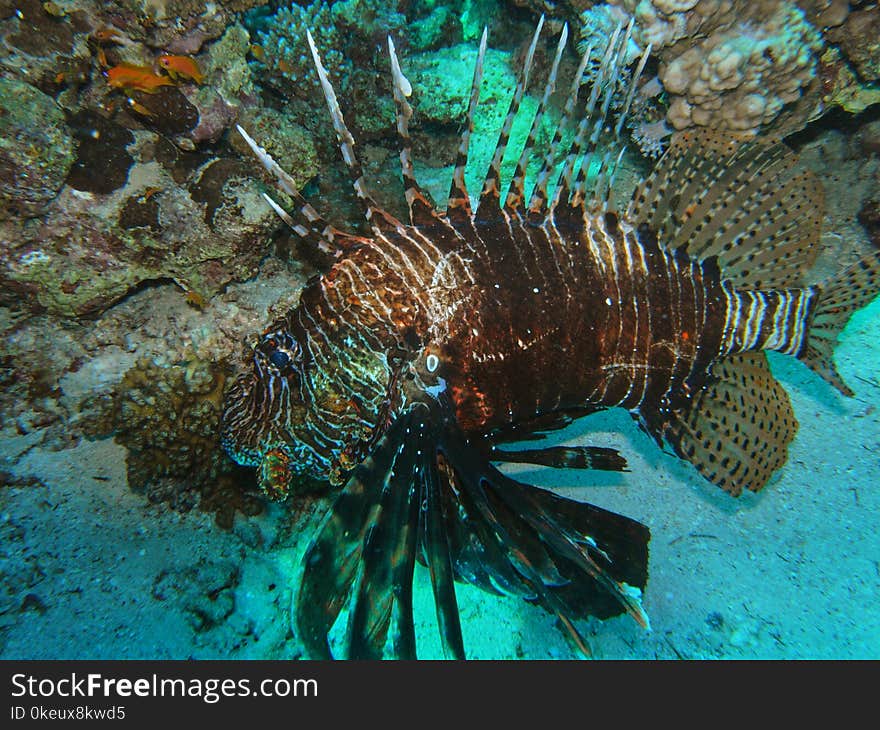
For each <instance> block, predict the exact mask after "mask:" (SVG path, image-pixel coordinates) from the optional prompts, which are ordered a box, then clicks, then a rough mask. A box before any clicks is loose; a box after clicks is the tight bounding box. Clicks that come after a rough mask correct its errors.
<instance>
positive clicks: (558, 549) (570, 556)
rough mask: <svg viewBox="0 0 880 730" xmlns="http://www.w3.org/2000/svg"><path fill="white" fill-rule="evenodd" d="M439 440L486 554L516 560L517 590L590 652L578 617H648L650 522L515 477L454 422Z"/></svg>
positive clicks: (499, 561) (509, 562)
mask: <svg viewBox="0 0 880 730" xmlns="http://www.w3.org/2000/svg"><path fill="white" fill-rule="evenodd" d="M441 446H442V448H443V449H444V454H445V455H446V457H447V459H448V463H449V467H450V470H451V472H452V474H453V476H454V480H455V484H456V485H457V488H458V489H459V490H460V496H459V503H460V504H461V505H462V507H463V509H464V511H465V513H466V514H468V515H469V516H470V517H469V522H470V523H471V524H476V523H479V524H480V525H481V527H482V529H481V530H480V531H479V532H478V535H479V538H480V540H481V541H482V543H483V545H484V547H485V554H486V555H487V556H494V557H493V561H494V564H495V565H496V566H512V567H513V568H514V569H515V571H516V574H518V576H519V579H518V583H519V584H520V585H521V586H522V588H521V589H520V590H526V591H530V592H532V593H533V596H532V597H531V599H530V600H533V601H535V602H537V603H538V604H540V605H541V606H542V607H544V608H545V609H546V610H548V611H550V612H552V613H555V614H556V615H557V616H558V617H559V619H560V622H561V625H562V626H563V628H564V629H565V630H566V631H567V632H569V633H570V636H571V639H572V640H573V641H574V643H575V644H576V645H577V646H581V647H584V650H586V651H587V652H588V647H587V645H586V642H585V641H584V640H583V638H582V637H580V635H579V634H578V633H577V630H576V629H575V627H574V624H573V620H574V619H578V618H584V617H586V616H599V617H600V618H607V617H609V616H613V615H617V614H619V613H623V612H628V613H630V614H631V615H633V616H634V617H635V618H636V620H637V621H639V623H641V624H642V625H647V617H646V616H645V614H644V612H643V611H642V609H641V606H640V596H641V591H642V589H643V588H644V586H645V583H646V581H647V557H648V550H647V544H648V540H649V532H648V530H647V528H645V527H644V526H643V525H641V524H639V523H638V522H636V521H634V520H630V519H628V518H626V517H622V516H620V515H616V514H613V513H611V512H606V511H604V510H601V509H599V508H597V507H593V506H592V505H589V504H584V503H579V502H574V501H571V500H567V499H564V498H562V497H559V496H556V495H553V494H551V493H549V492H546V491H544V490H541V489H539V488H537V487H533V486H531V485H528V484H523V483H521V482H518V481H516V480H514V479H511V478H510V477H508V476H506V475H504V474H503V473H501V472H500V471H498V469H496V468H495V467H494V466H492V464H491V463H490V462H489V460H488V459H489V458H491V456H487V455H485V454H483V453H482V452H481V451H480V450H478V449H476V448H475V447H473V446H471V445H469V444H468V442H467V441H466V439H464V437H463V435H461V434H460V432H457V431H456V430H455V429H453V428H447V429H446V430H445V432H444V434H443V439H442V441H441ZM505 592H508V591H505Z"/></svg>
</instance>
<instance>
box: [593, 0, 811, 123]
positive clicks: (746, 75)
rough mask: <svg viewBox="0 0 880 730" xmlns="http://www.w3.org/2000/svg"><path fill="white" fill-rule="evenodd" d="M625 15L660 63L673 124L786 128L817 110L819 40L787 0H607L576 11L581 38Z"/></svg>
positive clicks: (637, 38)
mask: <svg viewBox="0 0 880 730" xmlns="http://www.w3.org/2000/svg"><path fill="white" fill-rule="evenodd" d="M629 17H634V18H635V21H636V29H635V32H634V40H635V41H636V42H637V43H638V45H639V46H640V47H645V46H646V45H647V44H649V43H650V44H651V46H652V53H653V54H654V55H655V56H656V57H657V58H658V59H659V60H660V65H659V70H658V77H659V80H660V81H661V82H662V84H663V88H664V90H665V92H666V95H667V102H668V112H667V114H666V119H667V122H668V123H669V125H671V126H672V127H674V128H675V129H686V128H687V127H690V126H694V125H696V126H709V127H713V128H715V129H722V130H731V131H736V132H745V133H751V134H754V133H757V132H758V130H760V129H767V128H770V127H771V126H773V125H775V127H776V128H777V129H781V128H783V127H784V128H785V130H786V131H793V130H795V129H798V128H800V127H802V126H803V125H804V124H805V123H806V121H808V120H809V119H812V118H814V117H816V116H818V114H819V113H820V112H821V105H820V103H819V99H818V98H816V94H815V93H814V91H815V90H816V89H817V88H818V84H817V83H816V70H817V66H818V56H819V54H820V53H821V51H822V48H823V39H822V36H821V34H820V32H819V31H818V30H817V29H816V28H815V27H814V26H813V25H812V24H811V23H810V22H809V20H808V18H807V16H806V14H805V12H804V11H803V10H802V9H801V8H799V7H798V6H797V5H795V4H794V3H791V2H784V1H783V0H763V1H762V2H760V3H754V2H735V1H734V0H654V2H649V1H648V0H612V2H610V3H609V5H608V6H602V5H600V6H595V7H591V8H589V9H587V10H585V11H584V13H583V14H582V18H581V24H582V35H584V37H585V40H587V39H588V38H589V37H591V36H592V35H594V34H595V33H596V32H597V30H598V29H599V28H601V27H603V24H604V25H608V24H609V21H610V20H612V19H613V20H617V21H620V22H625V21H626V20H628V18H629ZM784 109H785V110H786V112H787V113H786V114H785V115H783V114H782V112H783V110H784ZM649 121H650V120H649ZM653 121H657V120H656V119H655V120H653Z"/></svg>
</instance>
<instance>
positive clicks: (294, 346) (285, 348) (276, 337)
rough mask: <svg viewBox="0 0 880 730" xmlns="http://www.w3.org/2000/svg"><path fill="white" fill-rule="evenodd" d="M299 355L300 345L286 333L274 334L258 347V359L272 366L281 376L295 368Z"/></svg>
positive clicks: (266, 337) (264, 338) (264, 339)
mask: <svg viewBox="0 0 880 730" xmlns="http://www.w3.org/2000/svg"><path fill="white" fill-rule="evenodd" d="M298 353H299V344H298V343H297V341H296V340H294V339H293V337H291V336H290V335H289V334H287V333H286V332H272V333H270V334H266V335H265V336H264V337H263V341H262V342H260V344H259V345H257V348H256V356H257V359H258V360H260V361H262V362H263V363H266V364H268V365H270V366H271V367H272V368H273V369H275V370H277V371H278V372H280V373H281V374H287V371H288V370H289V369H290V368H291V367H293V364H294V361H295V360H296V359H297V356H298Z"/></svg>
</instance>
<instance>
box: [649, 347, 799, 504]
mask: <svg viewBox="0 0 880 730" xmlns="http://www.w3.org/2000/svg"><path fill="white" fill-rule="evenodd" d="M641 415H642V422H643V424H648V425H647V428H648V430H649V431H651V432H652V433H654V435H658V436H663V437H665V438H666V440H667V441H668V442H669V443H670V445H671V446H672V447H673V448H674V449H675V451H676V453H677V454H678V455H679V456H680V457H681V458H682V459H685V460H686V461H689V462H690V463H691V464H693V465H694V466H695V467H696V468H697V471H699V472H700V474H702V475H703V476H704V477H705V478H706V479H708V480H709V481H710V482H712V483H713V484H717V485H718V486H719V487H721V488H722V489H724V490H725V491H726V492H729V493H730V494H732V495H734V496H738V495H739V494H741V493H742V490H743V488H745V489H749V490H751V491H753V492H757V491H758V490H760V489H761V488H762V487H763V486H764V485H765V484H766V483H767V481H768V480H769V479H770V477H771V475H772V474H773V472H775V471H776V470H777V469H778V468H779V467H781V466H782V465H783V464H784V463H785V460H786V459H787V457H788V444H789V443H791V440H792V439H793V438H794V435H795V433H796V432H797V427H798V422H797V419H796V418H795V415H794V411H793V410H792V408H791V402H790V401H789V399H788V394H787V393H786V392H785V389H784V388H783V387H782V385H780V384H779V382H777V381H776V379H775V378H774V377H773V375H772V374H771V373H770V369H769V367H768V365H767V357H766V355H765V354H764V353H763V352H747V353H740V354H736V355H729V356H728V357H726V358H724V359H722V360H719V361H718V362H716V363H715V364H714V365H713V367H712V373H711V376H710V378H709V380H708V382H707V383H706V385H704V386H703V388H701V389H700V390H699V391H698V392H696V393H695V394H693V395H692V396H691V397H690V398H689V399H688V400H687V401H686V402H685V405H683V406H681V407H678V408H677V409H675V410H674V411H672V412H671V413H668V414H665V416H664V417H662V418H660V417H657V415H656V414H651V413H650V412H649V411H647V410H646V412H644V413H642V414H641ZM652 416H653V417H652Z"/></svg>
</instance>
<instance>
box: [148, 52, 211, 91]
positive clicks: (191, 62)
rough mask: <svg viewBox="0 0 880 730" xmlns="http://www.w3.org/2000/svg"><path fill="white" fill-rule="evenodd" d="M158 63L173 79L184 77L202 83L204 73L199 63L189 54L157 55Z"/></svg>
mask: <svg viewBox="0 0 880 730" xmlns="http://www.w3.org/2000/svg"><path fill="white" fill-rule="evenodd" d="M159 65H160V66H161V67H162V68H164V69H165V70H166V71H167V72H168V75H169V76H170V77H171V78H172V79H174V80H175V81H176V80H177V79H178V77H183V78H184V79H192V80H193V81H195V82H196V83H197V84H200V83H202V81H204V79H205V75H204V74H203V73H202V71H201V69H200V68H199V65H198V64H197V63H196V61H195V59H194V58H190V57H189V56H169V55H167V54H164V55H162V56H159Z"/></svg>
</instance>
